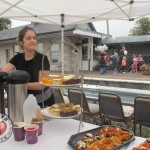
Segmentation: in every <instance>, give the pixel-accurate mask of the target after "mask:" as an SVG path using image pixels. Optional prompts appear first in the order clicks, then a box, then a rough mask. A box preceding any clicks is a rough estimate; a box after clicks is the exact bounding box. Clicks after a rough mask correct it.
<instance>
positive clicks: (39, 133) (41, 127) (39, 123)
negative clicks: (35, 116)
mask: <svg viewBox="0 0 150 150" xmlns="http://www.w3.org/2000/svg"><path fill="white" fill-rule="evenodd" d="M31 123H32V124H37V125H38V126H39V129H38V136H40V135H42V132H43V121H41V122H31Z"/></svg>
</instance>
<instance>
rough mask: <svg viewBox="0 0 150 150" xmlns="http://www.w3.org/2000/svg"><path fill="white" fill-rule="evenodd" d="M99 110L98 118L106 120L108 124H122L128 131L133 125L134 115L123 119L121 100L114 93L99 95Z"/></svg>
mask: <svg viewBox="0 0 150 150" xmlns="http://www.w3.org/2000/svg"><path fill="white" fill-rule="evenodd" d="M99 109H100V114H99V115H100V117H102V118H104V119H108V120H109V121H110V124H111V121H116V122H124V123H125V125H126V127H127V129H128V128H129V127H130V126H131V124H132V123H133V117H134V115H133V114H131V115H130V116H129V117H125V115H124V111H123V107H122V103H121V98H120V97H119V96H118V95H116V94H114V93H105V92H101V93H99Z"/></svg>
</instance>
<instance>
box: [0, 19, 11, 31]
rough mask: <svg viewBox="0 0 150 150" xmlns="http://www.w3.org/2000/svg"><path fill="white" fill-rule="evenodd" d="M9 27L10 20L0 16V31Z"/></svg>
mask: <svg viewBox="0 0 150 150" xmlns="http://www.w3.org/2000/svg"><path fill="white" fill-rule="evenodd" d="M9 28H11V20H9V19H3V18H0V31H2V30H4V29H9Z"/></svg>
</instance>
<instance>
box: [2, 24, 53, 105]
mask: <svg viewBox="0 0 150 150" xmlns="http://www.w3.org/2000/svg"><path fill="white" fill-rule="evenodd" d="M17 42H18V44H19V45H20V47H21V48H22V49H23V52H22V53H18V54H16V55H15V56H14V57H13V58H12V59H11V60H10V61H9V63H8V64H6V65H5V66H4V67H3V68H2V71H4V72H7V73H9V72H10V71H11V70H14V69H16V70H23V71H26V72H28V73H29V74H30V76H31V79H30V81H29V83H27V88H28V94H33V95H34V96H35V97H36V100H37V103H38V105H39V106H40V107H42V96H43V100H44V105H45V106H51V105H53V104H54V103H55V99H54V96H53V93H52V90H51V89H50V88H48V87H46V88H44V92H43V95H42V85H41V84H40V83H39V82H40V81H42V58H43V54H40V53H39V52H37V51H36V46H37V35H36V33H35V31H34V30H33V29H32V28H30V27H28V26H25V27H24V28H22V29H21V30H20V32H19V35H18V38H17ZM43 73H44V77H48V76H49V73H50V64H49V61H48V58H47V56H44V70H43Z"/></svg>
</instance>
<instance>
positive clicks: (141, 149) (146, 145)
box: [132, 138, 150, 150]
mask: <svg viewBox="0 0 150 150" xmlns="http://www.w3.org/2000/svg"><path fill="white" fill-rule="evenodd" d="M132 150H150V138H147V139H146V141H145V142H143V143H141V144H140V145H139V146H137V147H133V149H132Z"/></svg>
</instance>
